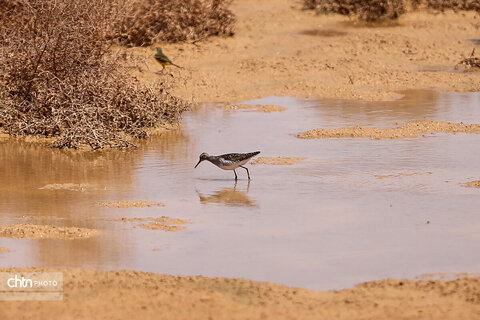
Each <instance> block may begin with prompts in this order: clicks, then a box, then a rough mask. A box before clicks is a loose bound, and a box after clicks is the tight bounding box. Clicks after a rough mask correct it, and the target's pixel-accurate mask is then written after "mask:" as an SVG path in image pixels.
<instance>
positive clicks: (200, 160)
mask: <svg viewBox="0 0 480 320" xmlns="http://www.w3.org/2000/svg"><path fill="white" fill-rule="evenodd" d="M200 162H202V160H198V163H197V164H196V165H195V167H194V169H195V168H196V167H198V165H199V164H200Z"/></svg>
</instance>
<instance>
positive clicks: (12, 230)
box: [0, 224, 100, 240]
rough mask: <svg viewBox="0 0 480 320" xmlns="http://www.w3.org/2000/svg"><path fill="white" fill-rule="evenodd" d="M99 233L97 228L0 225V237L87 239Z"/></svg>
mask: <svg viewBox="0 0 480 320" xmlns="http://www.w3.org/2000/svg"><path fill="white" fill-rule="evenodd" d="M99 233H100V231H98V230H94V229H88V228H77V227H57V226H50V225H37V224H11V225H0V237H6V238H14V239H63V240H75V239H87V238H90V237H93V236H96V235H98V234H99Z"/></svg>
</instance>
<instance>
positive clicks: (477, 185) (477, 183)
mask: <svg viewBox="0 0 480 320" xmlns="http://www.w3.org/2000/svg"><path fill="white" fill-rule="evenodd" d="M465 186H466V187H468V188H480V180H475V181H470V182H467V183H466V184H465Z"/></svg>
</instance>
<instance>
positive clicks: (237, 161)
mask: <svg viewBox="0 0 480 320" xmlns="http://www.w3.org/2000/svg"><path fill="white" fill-rule="evenodd" d="M259 153H260V151H255V152H249V153H227V154H222V155H220V156H211V155H209V154H208V153H205V152H204V153H202V154H201V155H200V160H198V163H197V165H196V166H195V168H196V167H198V165H199V164H200V163H201V162H202V161H204V160H207V161H210V162H211V163H213V164H214V165H216V166H217V167H219V168H220V169H223V170H233V173H234V174H235V181H236V180H237V173H236V172H235V169H237V168H238V167H240V168H243V169H245V170H247V175H248V180H250V173H249V172H248V169H247V168H245V167H244V166H243V165H244V164H246V163H247V162H248V161H250V159H252V158H253V157H255V156H256V155H257V154H259Z"/></svg>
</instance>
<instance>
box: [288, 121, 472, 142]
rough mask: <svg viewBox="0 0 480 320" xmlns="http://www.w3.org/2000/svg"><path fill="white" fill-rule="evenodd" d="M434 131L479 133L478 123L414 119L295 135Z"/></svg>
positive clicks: (387, 134)
mask: <svg viewBox="0 0 480 320" xmlns="http://www.w3.org/2000/svg"><path fill="white" fill-rule="evenodd" d="M434 133H453V134H457V133H480V124H463V123H452V122H445V121H432V120H425V121H415V122H407V123H403V124H401V125H399V126H397V127H395V128H387V129H377V128H370V127H362V126H355V127H347V128H338V129H312V130H309V131H306V132H302V133H299V134H298V135H297V137H298V138H300V139H327V138H369V139H402V138H417V137H420V136H421V135H425V134H434Z"/></svg>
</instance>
